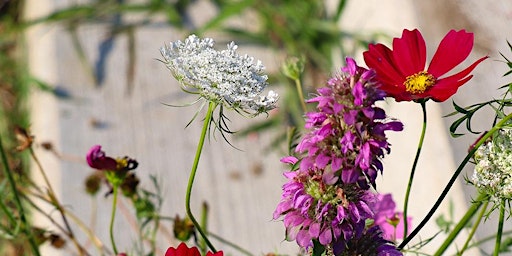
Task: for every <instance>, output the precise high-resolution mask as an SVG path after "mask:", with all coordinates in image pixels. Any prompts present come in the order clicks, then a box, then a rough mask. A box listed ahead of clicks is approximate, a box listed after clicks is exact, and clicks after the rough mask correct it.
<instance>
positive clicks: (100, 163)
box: [86, 145, 117, 171]
mask: <svg viewBox="0 0 512 256" xmlns="http://www.w3.org/2000/svg"><path fill="white" fill-rule="evenodd" d="M86 159H87V164H89V166H90V167H91V168H94V169H98V170H111V171H113V170H116V168H117V162H116V160H115V159H114V158H112V157H109V156H105V152H103V151H102V150H101V146H100V145H94V146H92V147H91V149H89V152H87V156H86Z"/></svg>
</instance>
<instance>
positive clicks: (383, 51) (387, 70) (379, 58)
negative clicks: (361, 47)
mask: <svg viewBox="0 0 512 256" xmlns="http://www.w3.org/2000/svg"><path fill="white" fill-rule="evenodd" d="M363 57H364V61H365V62H366V65H367V66H368V67H369V68H372V69H374V70H375V72H376V73H377V79H378V80H379V81H380V82H381V83H382V86H381V88H380V89H381V90H383V91H385V92H386V93H388V95H390V96H392V95H394V94H397V93H401V92H403V91H404V90H405V87H404V86H403V81H404V80H405V77H404V76H402V74H400V71H399V70H398V69H397V68H396V67H395V64H394V60H393V56H392V52H391V50H390V49H389V48H387V47H386V46H384V45H382V44H377V45H373V44H371V45H369V49H368V51H366V52H364V53H363Z"/></svg>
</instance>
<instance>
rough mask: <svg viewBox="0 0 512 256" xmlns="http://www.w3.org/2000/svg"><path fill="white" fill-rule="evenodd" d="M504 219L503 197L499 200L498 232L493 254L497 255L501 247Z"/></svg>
mask: <svg viewBox="0 0 512 256" xmlns="http://www.w3.org/2000/svg"><path fill="white" fill-rule="evenodd" d="M504 220H505V199H503V200H501V204H500V218H499V220H498V233H497V234H496V244H495V246H494V253H493V256H498V255H499V254H500V249H501V236H502V234H503V221H504Z"/></svg>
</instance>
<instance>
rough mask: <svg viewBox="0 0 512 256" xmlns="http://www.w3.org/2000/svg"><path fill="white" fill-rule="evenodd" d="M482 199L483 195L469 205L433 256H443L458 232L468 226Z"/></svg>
mask: <svg viewBox="0 0 512 256" xmlns="http://www.w3.org/2000/svg"><path fill="white" fill-rule="evenodd" d="M483 199H484V196H483V195H480V196H479V198H478V199H476V201H475V202H474V203H473V204H472V205H471V207H470V208H469V209H468V211H467V212H466V214H465V215H464V216H463V217H462V219H461V220H460V221H459V223H457V225H456V226H455V228H454V229H453V230H452V232H450V234H449V235H448V237H447V238H446V239H445V240H444V242H443V244H442V245H441V246H440V247H439V249H437V251H436V252H435V254H434V256H439V255H443V253H444V252H445V251H446V249H448V246H450V244H451V243H452V242H453V240H455V238H456V237H457V235H459V233H460V231H461V230H462V229H463V228H464V227H465V226H466V225H467V224H468V222H469V221H470V220H471V218H473V216H474V215H475V213H476V211H478V209H479V208H480V206H482V200H483Z"/></svg>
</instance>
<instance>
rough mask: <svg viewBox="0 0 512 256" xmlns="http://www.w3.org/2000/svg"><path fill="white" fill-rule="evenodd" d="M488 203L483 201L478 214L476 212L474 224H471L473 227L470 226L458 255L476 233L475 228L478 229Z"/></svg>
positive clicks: (464, 249)
mask: <svg viewBox="0 0 512 256" xmlns="http://www.w3.org/2000/svg"><path fill="white" fill-rule="evenodd" d="M488 205H489V201H488V200H487V201H485V203H484V207H483V208H482V210H481V211H480V214H478V217H477V218H476V221H475V224H473V228H471V232H469V235H468V238H467V239H466V242H465V243H464V246H462V248H461V249H460V251H459V253H458V255H462V254H463V253H464V251H466V249H467V248H468V245H469V243H470V242H471V239H473V236H474V235H475V233H476V230H477V229H478V226H480V223H481V222H482V218H483V217H484V215H485V212H486V211H487V206H488Z"/></svg>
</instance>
